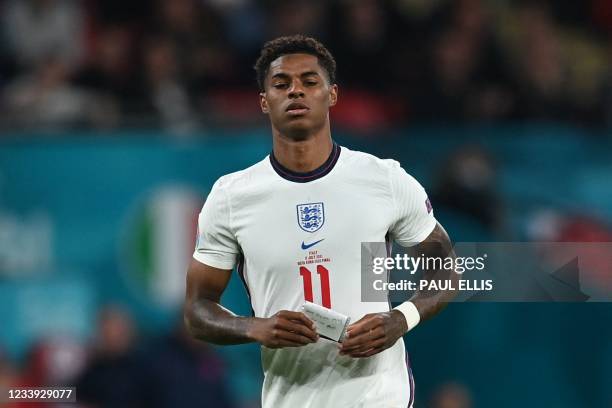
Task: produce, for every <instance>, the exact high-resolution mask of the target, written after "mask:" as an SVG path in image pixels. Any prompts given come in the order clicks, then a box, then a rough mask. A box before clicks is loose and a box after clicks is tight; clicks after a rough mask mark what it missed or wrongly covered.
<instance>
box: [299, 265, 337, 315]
mask: <svg viewBox="0 0 612 408" xmlns="http://www.w3.org/2000/svg"><path fill="white" fill-rule="evenodd" d="M317 274H318V275H319V280H320V281H321V303H322V305H321V306H323V307H326V308H328V309H331V298H330V289H329V271H328V270H327V268H326V267H324V266H323V265H317ZM300 275H301V276H302V280H303V281H304V300H306V301H308V302H313V303H314V300H313V295H312V272H310V270H309V269H308V268H306V267H305V266H300Z"/></svg>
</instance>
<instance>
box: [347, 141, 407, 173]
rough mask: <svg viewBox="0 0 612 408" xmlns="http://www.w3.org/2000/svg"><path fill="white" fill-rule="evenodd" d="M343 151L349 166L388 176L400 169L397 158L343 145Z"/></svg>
mask: <svg viewBox="0 0 612 408" xmlns="http://www.w3.org/2000/svg"><path fill="white" fill-rule="evenodd" d="M342 152H343V154H345V163H346V165H347V166H349V167H354V168H360V169H361V170H365V171H368V172H369V174H379V175H383V176H388V175H389V173H391V172H397V171H400V170H401V169H402V168H401V165H400V163H399V162H398V161H397V160H393V159H381V158H380V157H377V156H374V155H373V154H370V153H365V152H360V151H357V150H350V149H347V148H346V147H342Z"/></svg>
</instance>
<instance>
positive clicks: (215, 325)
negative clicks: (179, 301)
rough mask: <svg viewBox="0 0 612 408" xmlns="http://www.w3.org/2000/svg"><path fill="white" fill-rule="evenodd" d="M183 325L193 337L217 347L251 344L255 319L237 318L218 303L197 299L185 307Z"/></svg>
mask: <svg viewBox="0 0 612 408" xmlns="http://www.w3.org/2000/svg"><path fill="white" fill-rule="evenodd" d="M184 317H185V324H186V326H187V328H188V329H189V332H190V333H191V335H192V336H193V337H195V338H196V339H198V340H202V341H206V342H209V343H213V344H219V345H230V344H244V343H252V342H254V341H255V340H254V339H253V338H252V336H251V327H252V325H253V323H254V322H255V319H256V318H255V317H244V316H238V315H236V314H234V313H232V312H231V311H230V310H228V309H226V308H224V307H223V306H221V305H220V304H219V303H217V302H215V301H212V300H209V299H198V300H195V301H193V302H190V303H188V304H187V305H186V307H185V314H184Z"/></svg>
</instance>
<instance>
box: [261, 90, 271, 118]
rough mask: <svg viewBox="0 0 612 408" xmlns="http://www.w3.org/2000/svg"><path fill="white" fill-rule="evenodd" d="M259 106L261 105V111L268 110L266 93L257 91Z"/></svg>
mask: <svg viewBox="0 0 612 408" xmlns="http://www.w3.org/2000/svg"><path fill="white" fill-rule="evenodd" d="M259 106H260V107H261V111H262V112H263V113H268V112H269V111H270V110H269V109H268V101H267V100H266V93H265V92H260V93H259Z"/></svg>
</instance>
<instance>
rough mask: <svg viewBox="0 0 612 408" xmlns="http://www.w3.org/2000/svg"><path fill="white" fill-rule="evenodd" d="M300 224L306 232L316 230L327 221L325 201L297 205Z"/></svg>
mask: <svg viewBox="0 0 612 408" xmlns="http://www.w3.org/2000/svg"><path fill="white" fill-rule="evenodd" d="M297 218H298V225H299V226H300V228H301V229H303V230H304V231H306V232H315V231H318V230H319V229H321V227H322V226H323V223H325V210H324V208H323V203H308V204H298V205H297Z"/></svg>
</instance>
